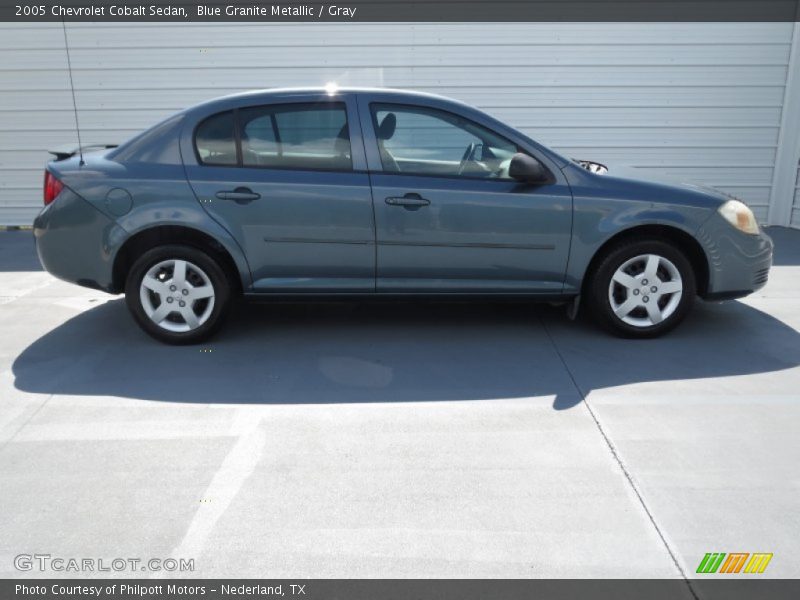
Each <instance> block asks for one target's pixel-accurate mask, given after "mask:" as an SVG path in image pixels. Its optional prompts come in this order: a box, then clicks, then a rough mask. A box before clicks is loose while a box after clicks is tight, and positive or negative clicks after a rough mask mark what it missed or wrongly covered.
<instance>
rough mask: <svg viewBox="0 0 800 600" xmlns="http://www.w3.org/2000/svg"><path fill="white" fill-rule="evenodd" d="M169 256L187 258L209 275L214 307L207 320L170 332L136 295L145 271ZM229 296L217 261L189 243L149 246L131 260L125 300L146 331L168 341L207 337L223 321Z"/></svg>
mask: <svg viewBox="0 0 800 600" xmlns="http://www.w3.org/2000/svg"><path fill="white" fill-rule="evenodd" d="M171 259H181V260H186V261H188V262H191V263H193V264H195V265H197V266H198V267H199V268H201V269H202V270H203V271H204V272H205V273H206V275H208V278H209V279H210V280H211V285H212V286H213V287H214V309H213V310H212V312H211V315H210V316H209V318H208V320H207V321H206V322H205V323H203V324H202V325H201V326H200V327H198V328H197V329H195V330H192V331H186V332H172V331H167V330H166V329H162V328H161V327H159V326H158V325H156V324H155V323H153V321H151V320H150V318H149V317H148V316H147V314H146V313H145V312H144V308H143V307H142V303H141V300H140V298H139V289H140V286H141V282H142V279H143V278H144V276H145V274H146V273H147V271H148V270H149V269H150V268H151V267H152V266H153V265H155V264H157V263H159V262H161V261H164V260H171ZM230 298H231V293H230V283H229V281H228V278H227V277H226V276H225V272H224V271H223V270H222V268H221V267H220V265H219V264H218V263H217V261H215V260H214V259H213V258H211V256H209V255H208V254H206V253H205V252H203V251H202V250H199V249H197V248H193V247H191V246H184V245H177V244H176V245H166V246H158V247H156V248H153V249H151V250H148V251H147V252H145V253H144V254H142V255H141V256H140V257H139V258H138V259H137V260H136V262H134V264H133V266H132V267H131V269H130V271H129V272H128V278H127V279H126V281H125V302H126V304H127V305H128V309H129V310H130V312H131V314H132V315H133V318H134V320H135V321H136V323H137V324H138V325H139V326H140V327H141V328H142V329H143V330H144V331H145V332H147V333H148V334H149V335H151V336H152V337H154V338H155V339H157V340H159V341H161V342H165V343H167V344H176V345H182V344H196V343H199V342H202V341H203V340H205V339H208V338H209V337H210V336H211V335H213V334H214V333H215V332H216V331H217V330H218V329H219V327H220V326H221V325H222V322H223V320H224V318H225V316H226V314H227V312H228V307H229V305H230Z"/></svg>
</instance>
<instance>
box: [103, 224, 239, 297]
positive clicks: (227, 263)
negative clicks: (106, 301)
mask: <svg viewBox="0 0 800 600" xmlns="http://www.w3.org/2000/svg"><path fill="white" fill-rule="evenodd" d="M165 244H185V245H187V246H192V247H194V248H197V249H198V250H202V251H203V252H206V253H208V254H209V255H210V256H211V257H213V258H214V259H216V260H217V261H218V262H219V264H220V266H221V267H222V269H223V271H225V274H226V275H227V276H228V279H229V280H230V283H231V288H232V289H233V290H236V291H239V292H241V290H242V281H241V278H240V277H239V269H238V268H237V267H236V263H235V262H234V260H233V258H232V257H231V255H230V253H228V251H227V250H226V249H225V247H224V246H223V245H222V244H220V243H219V242H218V241H217V240H215V239H214V238H213V237H211V236H210V235H208V234H206V233H203V232H201V231H197V230H196V229H191V228H189V227H181V226H179V225H162V226H160V227H151V228H149V229H145V230H144V231H140V232H139V233H137V234H135V235H132V236H131V237H130V238H129V239H127V240H126V241H125V243H124V244H123V245H122V248H120V249H119V251H118V252H117V256H116V258H115V259H114V269H113V275H112V277H113V279H112V282H113V289H112V290H111V291H112V292H114V293H120V292H122V291H123V290H124V289H125V279H126V278H127V277H128V272H129V271H130V269H131V267H132V266H133V263H134V262H136V259H137V258H139V257H140V256H141V255H142V254H144V253H145V252H147V251H148V250H150V249H152V248H155V247H157V246H163V245H165Z"/></svg>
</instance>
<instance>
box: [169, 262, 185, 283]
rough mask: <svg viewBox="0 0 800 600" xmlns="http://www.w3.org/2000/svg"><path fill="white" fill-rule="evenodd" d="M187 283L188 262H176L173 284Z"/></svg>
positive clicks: (173, 271)
mask: <svg viewBox="0 0 800 600" xmlns="http://www.w3.org/2000/svg"><path fill="white" fill-rule="evenodd" d="M185 282H186V261H185V260H176V261H175V266H174V267H173V270H172V283H174V284H175V285H183V284H184V283H185Z"/></svg>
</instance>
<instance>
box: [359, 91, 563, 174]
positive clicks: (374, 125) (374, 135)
mask: <svg viewBox="0 0 800 600" xmlns="http://www.w3.org/2000/svg"><path fill="white" fill-rule="evenodd" d="M376 105H382V106H398V107H401V108H411V109H415V108H416V109H421V110H422V111H432V112H439V113H444V114H447V115H452V116H453V117H455V118H456V119H460V120H462V121H466V122H468V123H472V124H473V125H476V126H478V127H480V128H481V129H486V130H487V131H489V132H491V133H492V134H494V135H496V136H497V137H499V138H500V139H502V140H505V141H506V142H508V143H509V144H511V145H512V146H514V148H516V152H518V153H521V154H526V155H528V156H530V157H531V158H533V159H535V160H537V161H539V163H540V164H541V165H542V167H544V169H545V170H546V171H547V172H548V173H549V174H550V176H551V178H553V179H554V180H555V177H554V176H553V172H552V171H551V170H550V168H549V167H548V166H547V165H546V164H545V163H544V162H543V161H542V160H541V159H540V158H538V157H537V156H533V155H532V154H531V153H530V152H528V151H527V150H525V149H524V148H523V147H521V146H520V145H519V144H517V143H516V142H513V141H511V140H510V139H508V138H507V137H506V136H504V135H501V134H499V133H497V132H496V131H495V130H493V129H491V128H490V127H487V126H486V125H483V124H482V123H478V122H477V121H475V120H473V119H470V118H468V117H465V116H464V115H461V114H459V113H456V112H453V111H450V110H446V109H444V108H439V107H437V106H428V105H426V104H410V103H408V102H383V101H380V100H373V101H371V102H369V115H370V124H371V126H372V139H373V142H374V144H375V146H376V147H377V144H378V133H377V129H378V126H377V125H378V123H377V114H376V112H377V111H376V109H375V106H376ZM467 133H469V132H467ZM378 160H380V164H381V170H380V171H371V172H372V173H376V174H381V175H388V176H393V177H394V176H399V177H435V178H439V179H453V180H456V181H459V180H468V181H491V182H494V183H506V184H507V183H517V184H522V183H523V182H521V181H517V180H516V179H513V178H508V179H497V178H494V177H475V176H470V175H457V174H455V175H445V174H439V173H420V172H417V171H386V170H385V168H384V165H383V159H382V158H381V157H380V152H379V153H378Z"/></svg>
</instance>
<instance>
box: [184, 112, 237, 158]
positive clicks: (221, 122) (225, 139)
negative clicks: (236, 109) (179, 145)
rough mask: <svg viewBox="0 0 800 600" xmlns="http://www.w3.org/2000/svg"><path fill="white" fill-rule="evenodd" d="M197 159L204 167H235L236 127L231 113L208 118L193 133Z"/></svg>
mask: <svg viewBox="0 0 800 600" xmlns="http://www.w3.org/2000/svg"><path fill="white" fill-rule="evenodd" d="M194 144H195V148H196V150H197V157H198V158H199V159H200V162H201V163H203V164H204V165H226V166H236V164H237V163H238V160H237V158H236V125H235V121H234V116H233V111H228V112H224V113H219V114H217V115H214V116H212V117H208V118H207V119H206V120H204V121H203V122H202V123H200V125H198V127H197V130H196V131H195V136H194Z"/></svg>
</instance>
